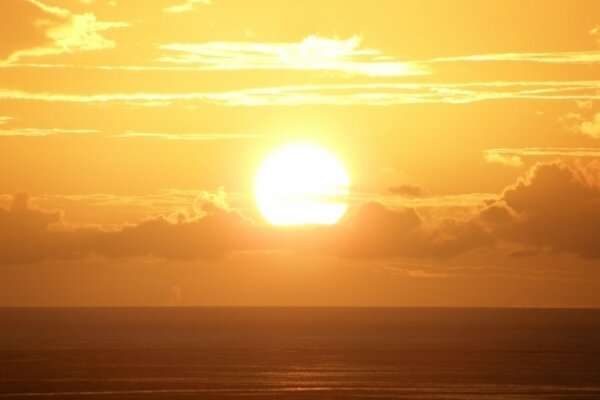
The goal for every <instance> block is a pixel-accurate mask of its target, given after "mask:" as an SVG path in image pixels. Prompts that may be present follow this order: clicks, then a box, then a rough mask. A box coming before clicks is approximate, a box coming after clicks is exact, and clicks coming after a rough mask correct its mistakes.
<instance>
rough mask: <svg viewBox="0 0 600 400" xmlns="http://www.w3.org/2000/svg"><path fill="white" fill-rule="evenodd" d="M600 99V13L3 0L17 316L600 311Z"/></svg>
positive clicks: (389, 0)
mask: <svg viewBox="0 0 600 400" xmlns="http://www.w3.org/2000/svg"><path fill="white" fill-rule="evenodd" d="M599 104H600V7H598V1H597V0H578V1H571V0H562V1H552V2H550V1H547V0H526V1H522V0H494V1H480V0H461V1H452V2H450V1H443V0H437V1H434V0H418V1H417V0H374V1H371V2H364V1H354V0H327V1H323V0H318V1H317V0H303V1H275V0H255V1H251V0H157V1H147V0H4V1H2V5H1V6H0V171H2V172H1V173H0V306H1V305H352V306H374V305H381V306H392V305H409V306H415V305H419V306H420V305H423V306H431V305H436V306H438V305H439V306H553V307H567V306H586V307H598V306H600V296H599V295H598V293H600V161H599V157H600V106H599ZM297 140H309V141H311V142H315V143H319V144H320V145H322V146H323V147H324V148H326V149H328V150H329V151H330V152H332V153H333V154H335V155H336V156H337V157H338V158H339V159H340V160H341V161H342V162H343V163H344V165H345V166H346V168H347V172H348V175H349V176H350V178H351V182H352V185H351V189H350V195H349V208H348V212H347V213H346V215H345V216H344V217H343V218H342V220H341V221H339V222H338V223H337V224H335V225H331V226H304V227H295V228H290V227H276V226H272V225H270V224H269V223H268V222H267V221H265V220H264V218H263V217H262V216H261V214H260V213H259V212H258V210H257V206H256V204H255V200H254V197H253V182H254V178H255V175H256V172H257V169H258V168H259V165H260V164H261V161H262V160H264V159H265V157H267V156H268V155H269V154H270V152H272V151H273V150H274V149H275V148H277V147H278V146H280V145H284V144H286V143H289V142H293V141H297Z"/></svg>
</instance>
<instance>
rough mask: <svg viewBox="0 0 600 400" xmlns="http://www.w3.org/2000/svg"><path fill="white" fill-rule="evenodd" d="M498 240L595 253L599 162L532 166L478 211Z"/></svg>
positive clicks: (599, 242)
mask: <svg viewBox="0 0 600 400" xmlns="http://www.w3.org/2000/svg"><path fill="white" fill-rule="evenodd" d="M482 218H485V219H486V220H487V222H488V223H489V224H490V225H491V226H492V227H493V230H494V232H495V235H496V236H497V237H499V238H502V239H505V240H509V241H512V242H515V243H519V244H523V245H527V246H534V247H538V248H545V249H548V250H551V251H556V252H569V253H575V254H578V255H580V256H583V257H586V258H598V257H600V236H599V232H600V164H599V163H598V162H592V163H589V164H587V165H581V164H574V165H568V164H566V163H564V162H561V161H557V162H553V163H542V164H538V165H536V166H535V167H534V168H533V169H532V170H531V171H530V173H529V174H528V176H527V177H525V178H524V179H520V180H519V181H518V182H517V184H515V185H514V186H511V187H509V188H507V189H506V190H505V191H504V193H503V195H502V198H501V199H500V201H498V202H497V203H495V204H493V205H492V206H490V207H489V208H488V209H486V210H485V211H484V212H483V213H482Z"/></svg>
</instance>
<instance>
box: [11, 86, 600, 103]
mask: <svg viewBox="0 0 600 400" xmlns="http://www.w3.org/2000/svg"><path fill="white" fill-rule="evenodd" d="M599 88H600V81H546V82H526V81H515V82H505V81H498V82H471V83H369V84H330V85H301V86H273V87H261V88H253V89H246V90H237V91H225V92H184V93H153V92H134V93H105V94H91V95H90V94H66V93H44V92H26V91H20V90H7V89H4V90H2V89H0V100H29V101H45V102H62V103H109V102H110V103H129V104H139V105H145V104H153V103H156V102H196V103H197V102H204V103H212V104H217V105H223V106H231V107H236V106H254V107H259V106H297V105H338V106H353V105H368V106H390V105H400V104H440V103H441V104H468V103H473V102H480V101H490V100H507V99H513V100H514V99H529V100H556V101H564V100H597V99H600V93H599V92H598V89H599Z"/></svg>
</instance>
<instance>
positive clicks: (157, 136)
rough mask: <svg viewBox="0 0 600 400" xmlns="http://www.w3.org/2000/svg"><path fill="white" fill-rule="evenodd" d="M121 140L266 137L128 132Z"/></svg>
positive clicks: (237, 134)
mask: <svg viewBox="0 0 600 400" xmlns="http://www.w3.org/2000/svg"><path fill="white" fill-rule="evenodd" d="M115 137H119V138H152V139H163V140H183V141H186V140H187V141H199V140H244V139H257V138H262V137H264V135H258V134H252V133H166V132H135V131H127V132H125V133H123V134H120V135H116V136H115Z"/></svg>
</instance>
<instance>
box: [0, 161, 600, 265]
mask: <svg viewBox="0 0 600 400" xmlns="http://www.w3.org/2000/svg"><path fill="white" fill-rule="evenodd" d="M598 226H600V162H598V161H594V162H590V163H588V164H585V165H584V164H581V163H575V164H574V165H570V164H567V163H565V162H562V161H557V162H552V163H539V164H537V165H536V166H535V167H533V168H532V169H531V170H530V171H529V172H528V173H527V174H526V175H525V176H524V177H523V178H521V179H519V180H518V181H517V183H515V184H514V185H511V186H509V187H508V188H506V189H505V190H504V191H503V192H502V194H500V195H498V196H497V197H496V199H494V200H488V201H487V202H486V203H481V204H480V207H479V210H478V211H475V212H473V213H471V214H470V216H468V217H465V218H448V217H443V216H442V217H439V216H438V217H435V218H433V219H431V218H428V219H424V218H423V216H421V215H420V214H419V212H418V211H417V210H416V209H414V208H408V207H395V208H390V207H386V206H384V205H383V204H381V203H378V202H367V203H363V204H361V205H359V206H358V207H356V208H355V209H354V211H353V212H352V213H351V214H350V215H349V216H348V217H347V218H346V219H345V221H344V222H342V223H340V224H338V225H335V226H316V227H299V228H280V227H273V226H269V225H265V224H262V223H257V222H254V221H251V220H250V219H248V218H247V217H245V216H244V215H242V214H241V213H240V212H239V211H237V210H235V209H232V208H230V207H229V206H228V205H227V204H226V202H225V198H224V197H223V194H222V193H221V194H216V195H211V196H207V195H205V196H199V197H198V198H197V201H196V206H195V207H194V208H193V209H192V210H191V211H180V212H177V213H172V214H170V215H167V216H158V217H153V218H148V219H146V220H143V221H141V222H139V223H137V224H126V225H122V226H117V227H112V228H101V227H93V226H91V227H90V226H87V227H85V226H74V225H69V224H66V223H65V222H64V221H63V220H62V219H61V214H60V213H58V212H48V211H42V210H39V209H36V208H34V207H31V206H30V205H29V204H28V196H27V195H24V194H18V195H15V196H14V198H13V200H12V203H11V205H10V206H9V207H8V208H7V209H1V208H0V264H3V265H6V264H28V263H35V262H41V261H45V260H81V259H86V258H89V257H103V258H107V259H122V258H140V257H141V258H146V257H150V258H158V259H168V260H196V259H214V258H222V257H226V256H227V255H229V254H231V253H233V252H246V251H252V252H257V251H259V252H260V251H273V250H284V251H295V252H302V253H312V254H321V255H325V256H331V257H339V258H344V259H359V260H367V259H368V260H373V259H392V258H413V259H440V258H448V257H454V256H457V255H461V254H464V253H468V252H477V251H479V250H485V251H489V250H498V248H499V247H498V245H499V244H502V243H505V244H507V245H508V247H507V248H508V249H510V253H507V254H511V253H512V254H523V255H527V254H529V255H532V254H536V253H539V252H554V253H568V254H575V255H579V256H581V257H584V258H589V259H597V258H600V246H598V235H597V233H598V232H597V231H598ZM505 246H506V245H505ZM495 254H497V253H495Z"/></svg>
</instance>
